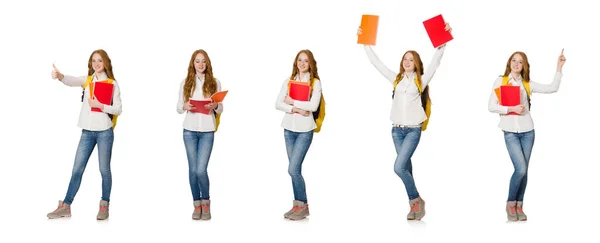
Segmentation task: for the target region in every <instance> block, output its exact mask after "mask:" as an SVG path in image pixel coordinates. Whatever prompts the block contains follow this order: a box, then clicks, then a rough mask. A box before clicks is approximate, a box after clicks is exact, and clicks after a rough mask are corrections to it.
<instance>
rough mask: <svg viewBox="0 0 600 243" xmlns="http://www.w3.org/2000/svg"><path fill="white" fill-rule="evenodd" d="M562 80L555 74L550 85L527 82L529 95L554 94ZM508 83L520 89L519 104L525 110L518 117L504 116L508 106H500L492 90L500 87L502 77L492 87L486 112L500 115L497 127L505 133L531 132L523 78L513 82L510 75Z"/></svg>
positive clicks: (531, 120) (560, 75) (531, 124)
mask: <svg viewBox="0 0 600 243" xmlns="http://www.w3.org/2000/svg"><path fill="white" fill-rule="evenodd" d="M561 79H562V73H560V72H557V73H556V74H555V75H554V81H552V83H550V84H540V83H536V82H533V81H529V88H530V89H531V93H532V94H533V93H545V94H549V93H554V92H556V91H558V88H559V87H560V80H561ZM508 82H509V83H510V84H512V85H515V86H519V87H521V94H520V96H521V104H523V106H525V110H524V111H523V113H521V114H520V115H506V114H508V106H502V105H500V102H498V97H497V96H496V92H494V89H496V88H498V87H500V85H502V77H498V78H497V79H496V81H495V82H494V86H493V87H492V93H491V94H490V99H489V102H488V110H489V111H490V112H493V113H498V114H501V116H500V123H499V124H498V127H499V128H500V129H502V130H504V131H507V132H515V133H523V132H528V131H531V130H533V119H531V114H530V113H529V102H528V101H527V91H526V90H525V87H524V86H523V77H521V76H520V75H519V77H518V78H517V79H516V80H515V79H514V78H513V76H512V75H509V79H508Z"/></svg>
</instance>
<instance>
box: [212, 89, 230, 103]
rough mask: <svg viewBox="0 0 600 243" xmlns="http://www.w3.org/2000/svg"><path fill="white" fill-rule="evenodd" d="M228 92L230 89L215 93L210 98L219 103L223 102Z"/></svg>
mask: <svg viewBox="0 0 600 243" xmlns="http://www.w3.org/2000/svg"><path fill="white" fill-rule="evenodd" d="M227 92H229V90H225V91H220V92H217V93H214V94H213V95H211V96H210V99H212V100H213V101H214V102H217V103H219V102H223V100H224V99H225V96H226V95H227Z"/></svg>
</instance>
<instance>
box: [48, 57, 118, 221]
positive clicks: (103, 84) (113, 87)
mask: <svg viewBox="0 0 600 243" xmlns="http://www.w3.org/2000/svg"><path fill="white" fill-rule="evenodd" d="M52 78H53V79H58V80H60V81H61V82H62V83H63V84H65V85H67V86H71V87H82V88H83V89H84V90H83V96H82V101H84V98H86V97H87V99H85V101H84V102H83V103H82V105H81V111H80V113H79V123H78V126H79V127H80V128H81V129H82V130H81V138H80V140H79V145H78V147H77V152H76V153H75V163H74V165H73V172H72V174H71V181H70V182H69V188H68V189H67V194H66V196H65V198H64V200H63V201H60V200H59V201H58V207H57V208H56V210H54V211H53V212H51V213H48V215H47V216H48V218H50V219H54V218H61V217H70V216H71V203H73V199H74V198H75V195H76V194H77V191H78V190H79V186H80V185H81V179H82V177H83V172H84V171H85V167H86V165H87V163H88V160H89V159H90V155H91V154H92V151H93V150H94V147H95V146H96V145H98V161H99V164H100V166H99V167H100V174H101V176H102V199H101V200H100V209H99V211H98V214H97V216H96V218H97V219H98V220H103V219H107V218H108V204H109V201H110V191H111V187H112V176H111V171H110V162H111V154H112V145H113V140H114V135H113V129H114V126H115V125H116V116H118V115H120V114H121V93H120V90H119V85H118V83H117V81H115V80H114V79H115V76H114V75H113V72H112V64H111V60H110V58H109V57H108V54H107V53H106V52H105V51H104V50H95V51H94V52H92V54H91V55H90V58H89V61H88V75H87V76H81V77H73V76H69V75H64V74H62V73H61V72H60V71H59V70H58V69H57V68H56V67H54V69H53V70H52ZM94 88H95V89H96V91H95V92H94V91H92V90H94ZM99 99H100V100H104V101H106V102H100V101H99Z"/></svg>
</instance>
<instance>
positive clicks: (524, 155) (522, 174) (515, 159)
mask: <svg viewBox="0 0 600 243" xmlns="http://www.w3.org/2000/svg"><path fill="white" fill-rule="evenodd" d="M534 140H535V131H534V130H531V131H529V132H524V133H513V132H504V142H506V148H507V149H508V154H509V155H510V159H511V160H512V163H513V166H514V167H515V172H514V173H513V175H512V177H511V178H510V187H509V190H508V201H515V200H517V201H523V197H524V195H525V188H526V187H527V169H528V168H529V158H531V150H532V149H533V141H534Z"/></svg>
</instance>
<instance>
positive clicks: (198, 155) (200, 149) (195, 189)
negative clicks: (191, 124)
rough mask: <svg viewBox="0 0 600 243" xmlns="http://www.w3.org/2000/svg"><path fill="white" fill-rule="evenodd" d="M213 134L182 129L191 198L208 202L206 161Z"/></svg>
mask: <svg viewBox="0 0 600 243" xmlns="http://www.w3.org/2000/svg"><path fill="white" fill-rule="evenodd" d="M214 141H215V132H194V131H190V130H186V129H183V142H184V144H185V152H186V154H187V159H188V166H189V169H190V187H191V189H192V198H193V199H194V201H197V200H209V199H210V194H209V187H210V182H209V180H208V173H207V171H206V170H207V168H208V160H210V154H211V153H212V148H213V142H214Z"/></svg>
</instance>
